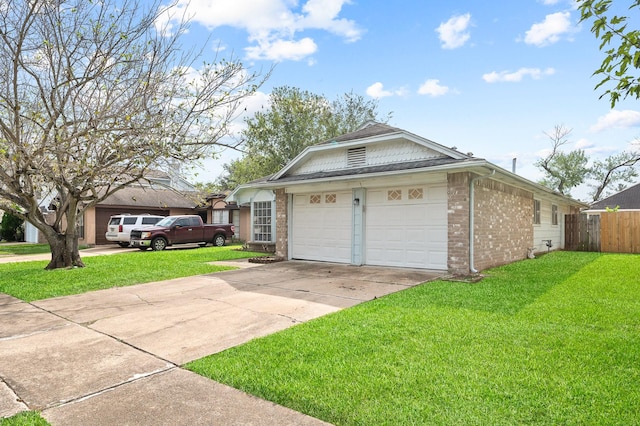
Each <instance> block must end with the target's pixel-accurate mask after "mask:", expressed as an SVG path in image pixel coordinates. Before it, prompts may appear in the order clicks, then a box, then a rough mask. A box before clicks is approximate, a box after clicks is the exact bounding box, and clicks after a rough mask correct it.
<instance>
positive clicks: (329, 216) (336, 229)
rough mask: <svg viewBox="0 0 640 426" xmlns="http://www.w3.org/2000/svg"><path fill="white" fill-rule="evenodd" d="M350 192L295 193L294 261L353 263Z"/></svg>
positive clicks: (292, 234)
mask: <svg viewBox="0 0 640 426" xmlns="http://www.w3.org/2000/svg"><path fill="white" fill-rule="evenodd" d="M351 216H352V201H351V191H343V192H315V193H309V194H294V195H293V207H292V226H291V249H292V253H291V256H292V258H293V259H304V260H321V261H325V262H339V263H350V262H351V221H352V218H351Z"/></svg>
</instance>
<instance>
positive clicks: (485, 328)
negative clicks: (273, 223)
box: [186, 252, 640, 425]
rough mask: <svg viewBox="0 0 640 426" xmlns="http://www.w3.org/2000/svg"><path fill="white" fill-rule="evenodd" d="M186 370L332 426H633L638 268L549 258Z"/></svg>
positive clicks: (420, 292) (639, 333) (329, 320)
mask: <svg viewBox="0 0 640 426" xmlns="http://www.w3.org/2000/svg"><path fill="white" fill-rule="evenodd" d="M487 275H488V277H487V278H485V279H484V280H483V281H481V282H479V283H477V284H466V283H453V282H445V281H436V282H432V283H428V284H423V285H421V286H418V287H415V288H412V289H409V290H406V291H402V292H399V293H396V294H393V295H390V296H387V297H383V298H380V299H377V300H374V301H371V302H368V303H364V304H361V305H359V306H356V307H354V308H351V309H347V310H343V311H340V312H337V313H335V314H332V315H329V316H326V317H323V318H320V319H317V320H314V321H311V322H308V323H305V324H301V325H299V326H296V327H293V328H290V329H288V330H285V331H283V332H280V333H277V334H274V335H271V336H268V337H265V338H262V339H257V340H254V341H251V342H249V343H247V344H245V345H243V346H240V347H236V348H232V349H229V350H227V351H225V352H222V353H219V354H216V355H213V356H210V357H206V358H203V359H201V360H197V361H194V362H192V363H190V364H188V365H187V366H186V367H187V368H188V369H190V370H193V371H196V372H198V373H200V374H202V375H204V376H207V377H210V378H212V379H214V380H217V381H220V382H223V383H226V384H229V385H231V386H233V387H236V388H239V389H242V390H244V391H246V392H249V393H251V394H254V395H257V396H260V397H262V398H265V399H268V400H271V401H274V402H276V403H279V404H282V405H285V406H287V407H291V408H293V409H294V410H298V411H302V412H304V413H307V414H309V415H311V416H314V417H318V418H320V419H323V420H325V421H328V422H330V423H334V424H337V425H422V424H429V425H431V424H435V425H439V424H441V425H452V424H460V425H462V424H464V425H467V424H477V425H485V424H491V425H513V424H547V425H558V424H563V425H592V424H593V425H595V424H598V425H600V424H609V425H637V424H640V282H639V281H640V279H639V278H638V277H640V256H637V255H614V254H597V253H574V252H552V253H551V254H548V255H545V256H542V257H540V258H538V259H532V260H525V261H522V262H517V263H514V264H511V265H507V266H504V267H500V268H496V269H493V270H490V271H487Z"/></svg>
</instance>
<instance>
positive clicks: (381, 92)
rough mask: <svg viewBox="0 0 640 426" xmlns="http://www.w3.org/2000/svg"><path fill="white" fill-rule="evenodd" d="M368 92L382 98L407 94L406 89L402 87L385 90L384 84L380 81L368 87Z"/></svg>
mask: <svg viewBox="0 0 640 426" xmlns="http://www.w3.org/2000/svg"><path fill="white" fill-rule="evenodd" d="M366 93H367V95H369V96H371V97H372V98H376V99H380V98H386V97H389V96H403V95H405V93H406V90H405V89H402V88H401V89H397V90H393V91H391V90H385V89H384V85H383V84H382V83H380V82H379V81H378V82H376V83H373V84H372V85H371V86H369V87H367V90H366Z"/></svg>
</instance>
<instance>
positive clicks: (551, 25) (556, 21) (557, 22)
mask: <svg viewBox="0 0 640 426" xmlns="http://www.w3.org/2000/svg"><path fill="white" fill-rule="evenodd" d="M572 28H573V26H572V24H571V13H570V12H557V13H552V14H550V15H547V16H546V17H545V18H544V21H542V22H540V23H537V24H533V25H532V26H531V29H529V31H527V32H526V33H525V37H524V42H525V43H527V44H533V45H535V46H538V47H542V46H546V45H549V44H553V43H556V42H557V41H559V40H560V36H561V35H562V34H566V33H569V32H571V31H572Z"/></svg>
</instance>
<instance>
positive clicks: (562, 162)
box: [534, 125, 589, 195]
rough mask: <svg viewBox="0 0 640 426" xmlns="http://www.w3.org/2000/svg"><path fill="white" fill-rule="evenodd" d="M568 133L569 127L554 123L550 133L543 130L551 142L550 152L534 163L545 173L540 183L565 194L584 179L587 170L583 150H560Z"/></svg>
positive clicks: (586, 160)
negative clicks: (566, 151)
mask: <svg viewBox="0 0 640 426" xmlns="http://www.w3.org/2000/svg"><path fill="white" fill-rule="evenodd" d="M570 133H571V129H568V128H566V127H564V126H563V125H556V126H555V127H554V128H553V132H551V133H546V132H545V135H547V136H548V137H549V139H551V142H552V148H551V152H550V153H549V154H548V155H547V156H546V157H544V158H542V159H540V160H538V161H536V162H535V163H534V164H535V166H536V167H539V168H540V169H542V170H543V171H544V173H545V177H544V179H542V180H541V181H540V183H541V184H542V185H545V186H547V187H549V188H551V189H553V190H555V191H558V192H559V193H561V194H565V195H568V194H569V192H570V191H571V189H572V188H575V187H576V186H578V185H580V184H581V183H582V182H583V181H584V177H585V175H586V174H587V172H588V170H589V169H588V168H587V162H588V161H589V160H588V158H587V156H586V155H585V153H584V151H583V150H575V151H571V152H569V153H565V152H563V151H562V150H561V148H562V147H563V146H564V145H566V144H567V143H569V139H568V136H569V134H570Z"/></svg>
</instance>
